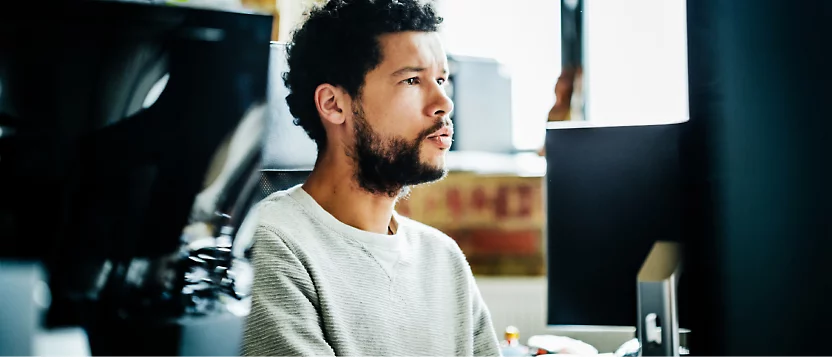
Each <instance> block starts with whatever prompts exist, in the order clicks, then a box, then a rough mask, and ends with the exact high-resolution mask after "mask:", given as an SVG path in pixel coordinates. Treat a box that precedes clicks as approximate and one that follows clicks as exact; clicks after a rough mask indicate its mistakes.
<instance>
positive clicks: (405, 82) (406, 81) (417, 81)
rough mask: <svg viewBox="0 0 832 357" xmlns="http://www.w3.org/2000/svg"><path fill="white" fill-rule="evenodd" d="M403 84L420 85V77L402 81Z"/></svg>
mask: <svg viewBox="0 0 832 357" xmlns="http://www.w3.org/2000/svg"><path fill="white" fill-rule="evenodd" d="M402 83H404V84H407V85H409V86H412V85H414V84H419V77H412V78H408V79H405V80H403V81H402Z"/></svg>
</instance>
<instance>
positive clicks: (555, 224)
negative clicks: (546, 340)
mask: <svg viewBox="0 0 832 357" xmlns="http://www.w3.org/2000/svg"><path fill="white" fill-rule="evenodd" d="M679 128H680V126H679V125H678V124H674V125H653V126H623V127H600V128H578V129H549V130H548V131H547V133H546V135H547V136H546V159H547V162H548V169H547V173H546V175H547V176H546V179H547V182H546V191H547V200H546V204H547V207H546V209H547V213H546V215H547V223H546V225H547V237H548V238H547V239H548V240H547V266H548V268H547V275H548V281H549V282H548V286H549V287H548V300H549V303H548V311H547V316H548V323H549V324H551V325H592V326H636V319H637V304H636V302H637V301H636V296H637V293H636V277H637V275H638V272H639V269H640V268H641V265H642V263H643V262H644V259H645V258H646V257H647V254H648V253H649V252H650V249H651V248H652V246H653V244H654V243H655V242H656V241H671V242H678V241H679V240H680V234H681V232H680V226H679V225H680V220H681V210H682V208H683V206H682V202H681V201H680V199H681V192H680V185H681V181H680V179H681V177H680V166H679V156H678V155H679V148H678V134H679ZM682 279H684V275H682ZM683 284H684V281H682V282H680V285H683Z"/></svg>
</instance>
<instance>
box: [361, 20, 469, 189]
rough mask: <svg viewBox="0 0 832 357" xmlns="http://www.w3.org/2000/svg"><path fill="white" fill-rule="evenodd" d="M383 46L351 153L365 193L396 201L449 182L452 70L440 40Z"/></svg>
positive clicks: (411, 36) (389, 40) (406, 37)
mask: <svg viewBox="0 0 832 357" xmlns="http://www.w3.org/2000/svg"><path fill="white" fill-rule="evenodd" d="M379 44H380V47H381V52H382V62H381V63H380V64H379V65H378V66H377V67H376V68H375V69H373V70H372V71H370V72H369V73H367V75H366V77H365V80H364V87H363V89H362V92H361V96H360V98H358V100H356V101H355V102H354V105H353V116H352V117H353V126H354V132H355V138H354V139H355V141H354V142H353V143H352V144H353V145H352V148H350V149H351V150H348V153H349V154H350V155H351V156H352V157H353V158H354V159H355V162H356V173H355V174H356V179H357V180H358V183H359V185H361V187H362V188H363V189H365V190H367V191H369V192H373V193H383V194H387V195H390V196H394V195H397V194H398V193H399V192H400V191H401V189H402V188H403V187H406V186H410V185H417V184H420V183H425V182H431V181H436V180H439V179H441V178H442V177H444V176H445V174H446V169H445V153H446V152H447V151H448V149H449V148H450V146H451V137H452V135H453V129H452V124H451V121H450V114H451V111H452V110H453V103H452V102H451V100H450V98H448V96H447V95H446V94H445V87H444V82H445V80H446V79H447V78H448V64H447V58H446V56H445V52H444V50H443V49H442V46H441V44H440V41H439V36H438V35H437V34H435V33H426V32H402V33H394V34H385V35H382V36H380V37H379Z"/></svg>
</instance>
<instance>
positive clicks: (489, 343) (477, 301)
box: [469, 275, 500, 356]
mask: <svg viewBox="0 0 832 357" xmlns="http://www.w3.org/2000/svg"><path fill="white" fill-rule="evenodd" d="M469 286H470V290H471V299H473V301H472V307H473V316H472V317H473V327H474V339H473V341H474V356H500V344H499V342H497V334H496V333H495V332H494V324H493V323H492V322H491V314H490V313H489V311H488V307H487V306H486V305H485V301H483V299H482V296H481V295H480V289H479V288H478V287H477V283H476V281H475V280H474V277H473V275H471V276H470V277H469Z"/></svg>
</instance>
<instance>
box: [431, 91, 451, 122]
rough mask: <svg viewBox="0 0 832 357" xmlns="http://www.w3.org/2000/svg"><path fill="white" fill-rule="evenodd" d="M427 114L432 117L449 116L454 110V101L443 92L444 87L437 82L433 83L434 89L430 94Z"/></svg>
mask: <svg viewBox="0 0 832 357" xmlns="http://www.w3.org/2000/svg"><path fill="white" fill-rule="evenodd" d="M427 110H428V113H427V115H428V116H430V117H432V118H439V117H446V118H449V117H450V116H451V113H452V112H453V111H454V102H453V100H451V98H450V97H448V94H447V93H445V88H444V87H442V85H440V84H439V83H436V84H434V90H433V91H432V94H431V100H430V105H428V107H427Z"/></svg>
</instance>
